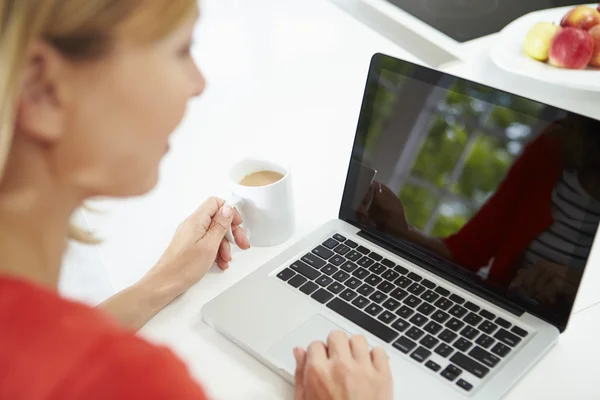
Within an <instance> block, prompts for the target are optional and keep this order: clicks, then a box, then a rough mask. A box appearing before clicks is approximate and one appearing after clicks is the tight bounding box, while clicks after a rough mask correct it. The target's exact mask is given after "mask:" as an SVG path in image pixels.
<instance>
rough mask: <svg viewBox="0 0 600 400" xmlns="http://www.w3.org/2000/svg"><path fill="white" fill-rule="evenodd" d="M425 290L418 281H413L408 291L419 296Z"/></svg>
mask: <svg viewBox="0 0 600 400" xmlns="http://www.w3.org/2000/svg"><path fill="white" fill-rule="evenodd" d="M425 290H427V289H425V286H421V285H419V284H418V283H413V284H412V285H411V286H410V287H409V288H408V291H409V293H412V294H414V295H415V296H420V295H421V294H423V292H424V291H425Z"/></svg>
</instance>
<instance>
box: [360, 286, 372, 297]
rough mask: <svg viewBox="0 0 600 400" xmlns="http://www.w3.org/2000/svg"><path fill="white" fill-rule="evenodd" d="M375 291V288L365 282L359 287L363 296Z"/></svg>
mask: <svg viewBox="0 0 600 400" xmlns="http://www.w3.org/2000/svg"><path fill="white" fill-rule="evenodd" d="M374 291H375V289H374V288H373V287H372V286H369V285H367V284H366V283H364V284H363V285H362V286H361V287H359V288H358V293H360V294H362V295H363V296H370V295H371V293H373V292H374Z"/></svg>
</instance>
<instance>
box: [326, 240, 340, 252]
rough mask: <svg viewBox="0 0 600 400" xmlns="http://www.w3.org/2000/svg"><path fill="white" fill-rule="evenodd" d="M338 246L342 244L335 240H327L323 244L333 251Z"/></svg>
mask: <svg viewBox="0 0 600 400" xmlns="http://www.w3.org/2000/svg"><path fill="white" fill-rule="evenodd" d="M338 244H340V242H338V241H337V240H335V239H327V240H326V241H325V242H323V246H325V247H327V248H328V249H329V250H333V249H334V248H335V247H337V245H338Z"/></svg>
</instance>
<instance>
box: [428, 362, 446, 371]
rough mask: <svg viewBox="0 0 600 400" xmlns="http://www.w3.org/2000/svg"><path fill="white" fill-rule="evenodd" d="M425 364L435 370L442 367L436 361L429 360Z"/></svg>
mask: <svg viewBox="0 0 600 400" xmlns="http://www.w3.org/2000/svg"><path fill="white" fill-rule="evenodd" d="M425 366H426V367H427V368H429V369H430V370H432V371H433V372H438V371H439V370H440V368H442V367H440V366H439V365H438V364H436V363H434V362H433V361H431V360H429V361H427V362H426V363H425Z"/></svg>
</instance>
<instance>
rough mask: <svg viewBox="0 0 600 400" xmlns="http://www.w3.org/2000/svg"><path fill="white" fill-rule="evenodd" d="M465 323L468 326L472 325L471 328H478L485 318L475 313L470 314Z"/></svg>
mask: <svg viewBox="0 0 600 400" xmlns="http://www.w3.org/2000/svg"><path fill="white" fill-rule="evenodd" d="M463 321H465V322H466V323H467V324H469V325H471V326H477V325H479V323H480V322H481V321H483V317H482V316H481V315H477V314H475V313H473V312H470V313H469V315H467V316H466V317H465V318H464V319H463Z"/></svg>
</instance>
